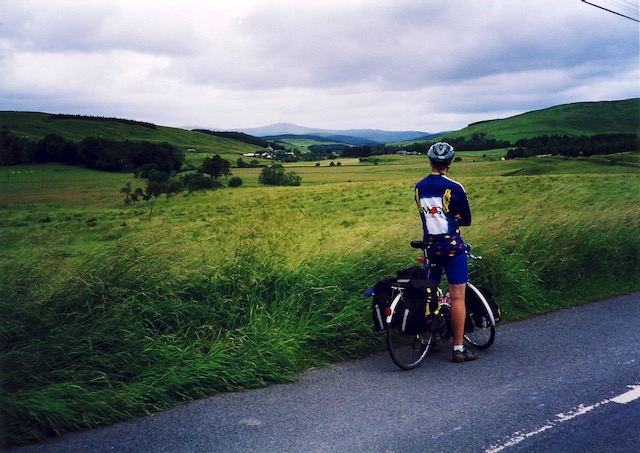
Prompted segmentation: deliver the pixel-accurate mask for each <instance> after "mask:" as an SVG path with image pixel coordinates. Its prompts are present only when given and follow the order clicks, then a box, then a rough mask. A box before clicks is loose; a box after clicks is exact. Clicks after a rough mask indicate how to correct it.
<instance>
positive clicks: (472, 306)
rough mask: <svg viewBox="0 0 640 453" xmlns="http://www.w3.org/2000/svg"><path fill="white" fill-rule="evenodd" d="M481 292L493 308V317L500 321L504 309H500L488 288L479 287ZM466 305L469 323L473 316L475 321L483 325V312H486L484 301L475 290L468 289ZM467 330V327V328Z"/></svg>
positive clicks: (476, 323) (478, 324)
mask: <svg viewBox="0 0 640 453" xmlns="http://www.w3.org/2000/svg"><path fill="white" fill-rule="evenodd" d="M478 290H479V291H480V293H481V294H482V295H483V296H484V298H485V300H486V301H487V303H488V304H489V308H490V309H491V313H492V314H493V319H494V321H495V322H496V324H497V323H498V322H500V319H501V317H502V310H500V306H499V305H498V303H497V302H496V301H495V299H494V298H493V294H491V292H490V291H489V290H488V289H487V288H482V287H478ZM465 302H466V305H467V324H468V322H469V321H470V319H469V318H470V317H471V318H473V323H474V324H475V325H476V326H478V327H481V326H482V314H483V313H484V307H483V306H482V301H481V300H480V299H479V298H478V296H477V295H476V293H475V292H473V291H470V290H468V289H467V297H466V301H465ZM465 331H467V329H466V328H465Z"/></svg>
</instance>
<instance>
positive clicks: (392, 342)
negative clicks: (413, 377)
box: [387, 293, 433, 370]
mask: <svg viewBox="0 0 640 453" xmlns="http://www.w3.org/2000/svg"><path fill="white" fill-rule="evenodd" d="M401 299H402V293H401V294H399V295H397V296H396V298H395V299H394V302H393V303H392V304H391V306H392V309H393V310H394V311H393V313H392V319H391V322H390V323H387V350H388V351H389V355H390V356H391V360H393V363H395V364H396V365H397V366H398V367H400V368H402V369H403V370H412V369H414V368H415V367H417V366H418V365H420V364H421V363H422V361H423V360H424V358H425V357H426V355H427V352H428V351H429V348H430V347H431V344H432V337H433V335H432V336H431V337H429V339H428V340H423V339H422V337H421V336H420V335H419V334H418V335H407V334H406V333H404V332H403V331H402V330H401V329H400V328H399V327H398V326H397V325H394V324H397V323H394V322H393V317H394V316H396V312H395V307H397V306H400V305H401V304H400V303H399V302H401Z"/></svg>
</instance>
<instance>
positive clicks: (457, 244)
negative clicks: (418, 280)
mask: <svg viewBox="0 0 640 453" xmlns="http://www.w3.org/2000/svg"><path fill="white" fill-rule="evenodd" d="M427 155H428V156H429V161H430V162H431V174H430V175H428V176H427V177H425V178H424V179H422V180H421V181H419V182H418V183H417V184H416V188H415V197H416V203H417V204H418V209H419V210H420V217H421V219H422V227H423V230H424V238H423V240H424V241H425V242H426V243H427V244H428V249H427V256H428V258H429V260H430V262H431V263H433V264H434V265H435V266H433V267H430V268H429V270H428V273H429V275H428V277H429V278H430V279H432V280H434V281H435V282H437V283H438V284H439V283H440V280H441V278H442V275H441V273H442V269H443V268H444V271H445V273H446V275H447V280H448V283H449V294H450V296H451V327H452V330H453V356H452V357H453V361H454V362H457V363H461V362H468V361H471V360H476V359H477V358H478V354H477V352H475V351H470V350H468V349H466V348H465V347H464V344H463V335H464V324H465V319H466V306H465V294H466V289H467V281H468V279H469V269H468V264H467V255H466V254H465V251H464V242H463V240H462V236H461V235H460V226H469V225H471V210H470V209H469V202H468V200H467V194H466V192H465V190H464V187H462V185H461V184H459V183H458V182H456V181H454V180H452V179H450V178H448V177H447V172H448V171H449V166H450V165H451V162H452V160H453V156H454V155H455V151H454V150H453V147H452V146H451V145H449V144H448V143H445V142H438V143H435V144H434V145H433V146H431V147H430V148H429V151H428V153H427Z"/></svg>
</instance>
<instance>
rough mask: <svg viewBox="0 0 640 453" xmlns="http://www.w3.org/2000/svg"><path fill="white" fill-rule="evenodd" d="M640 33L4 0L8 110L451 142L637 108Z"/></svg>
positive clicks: (594, 22) (370, 12)
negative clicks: (580, 111) (472, 131)
mask: <svg viewBox="0 0 640 453" xmlns="http://www.w3.org/2000/svg"><path fill="white" fill-rule="evenodd" d="M592 3H596V4H598V5H601V6H603V7H606V8H609V9H613V10H615V11H618V12H621V13H624V14H625V15H630V16H632V17H635V18H637V17H638V3H637V0H592ZM638 32H639V27H638V22H635V21H632V20H629V19H625V18H623V17H620V16H618V15H615V14H612V13H609V12H606V11H604V10H602V9H599V8H596V7H593V6H590V5H588V4H587V3H584V2H582V1H580V0H527V1H518V0H135V1H134V0H2V8H1V9H0V110H19V111H39V112H50V113H70V114H83V115H95V116H112V117H118V118H126V119H134V120H140V121H148V122H153V123H156V124H161V125H166V126H177V127H188V126H198V127H206V128H210V129H234V128H247V127H258V126H266V125H269V124H273V123H279V122H289V123H295V124H298V125H303V126H308V127H317V128H325V129H352V128H357V129H363V128H371V129H386V130H419V131H426V132H438V131H443V130H451V129H460V128H462V127H464V126H466V125H467V124H468V123H470V122H474V121H479V120H485V119H492V118H504V117H507V116H511V115H514V114H518V113H523V112H526V111H530V110H535V109H540V108H546V107H550V106H553V105H558V104H563V103H570V102H580V101H601V100H617V99H628V98H632V97H640V82H639V81H640V63H639V49H638V48H639V45H638V41H639V40H638Z"/></svg>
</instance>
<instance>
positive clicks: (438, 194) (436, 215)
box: [415, 173, 471, 257]
mask: <svg viewBox="0 0 640 453" xmlns="http://www.w3.org/2000/svg"><path fill="white" fill-rule="evenodd" d="M415 196H416V203H417V204H418V209H419V210H420V217H421V218H422V227H423V230H424V238H423V240H424V241H425V242H427V243H429V244H430V247H429V249H428V252H429V255H431V256H434V257H436V256H457V255H458V254H460V253H462V252H464V242H463V241H462V236H461V235H460V228H459V227H460V226H469V225H471V210H470V209H469V202H468V200H467V194H466V192H465V190H464V187H463V186H462V185H461V184H460V183H458V182H456V181H454V180H453V179H450V178H448V177H447V176H445V175H444V174H443V173H431V174H430V175H428V176H427V177H426V178H424V179H423V180H421V181H420V182H418V183H417V184H416V194H415Z"/></svg>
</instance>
